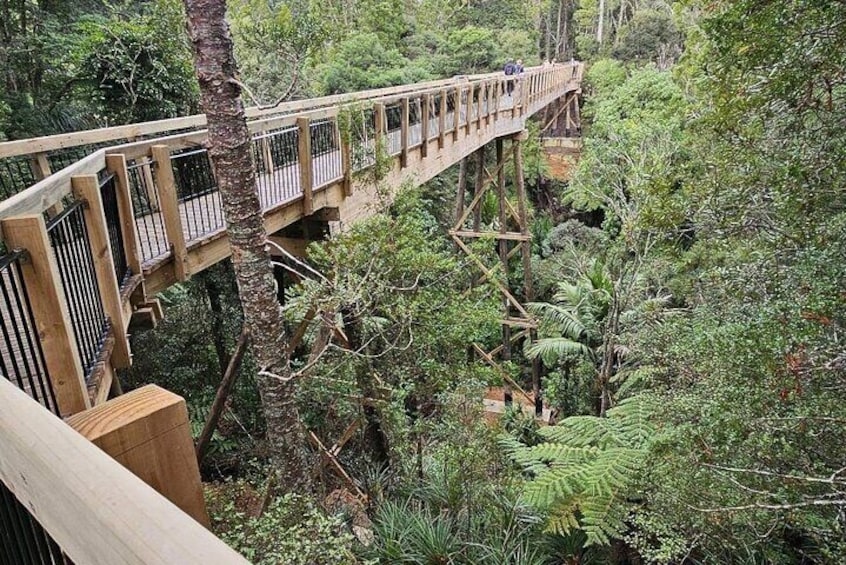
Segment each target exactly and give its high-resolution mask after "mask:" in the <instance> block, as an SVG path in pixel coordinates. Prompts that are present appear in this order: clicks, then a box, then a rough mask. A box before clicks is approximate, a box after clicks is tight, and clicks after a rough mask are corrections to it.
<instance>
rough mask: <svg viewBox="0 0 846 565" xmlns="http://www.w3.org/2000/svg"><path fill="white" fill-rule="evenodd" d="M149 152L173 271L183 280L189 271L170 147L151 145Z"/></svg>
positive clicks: (187, 276) (177, 277)
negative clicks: (154, 172) (154, 167)
mask: <svg viewBox="0 0 846 565" xmlns="http://www.w3.org/2000/svg"><path fill="white" fill-rule="evenodd" d="M150 153H151V154H152V156H153V162H154V163H155V165H156V187H157V188H158V196H159V209H160V210H161V213H162V221H163V222H164V226H165V234H166V235H167V240H168V241H169V242H170V251H171V253H172V254H173V272H174V274H175V275H176V280H178V281H185V280H188V278H189V277H190V276H191V272H190V269H189V268H188V249H187V248H186V246H185V234H184V233H183V231H182V219H181V218H180V216H179V196H178V195H177V193H176V180H174V178H173V165H172V164H171V162H170V148H169V147H168V146H167V145H153V146H152V147H151V148H150Z"/></svg>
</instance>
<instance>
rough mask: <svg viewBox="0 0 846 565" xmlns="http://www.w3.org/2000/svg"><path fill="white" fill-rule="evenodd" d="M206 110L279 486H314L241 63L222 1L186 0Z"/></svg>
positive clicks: (210, 152) (233, 258)
mask: <svg viewBox="0 0 846 565" xmlns="http://www.w3.org/2000/svg"><path fill="white" fill-rule="evenodd" d="M183 1H184V3H185V9H186V12H187V15H188V33H189V35H190V37H191V43H192V44H193V50H194V67H195V69H196V71H197V79H198V81H199V84H200V94H201V96H202V98H201V102H202V108H203V111H204V112H205V113H206V119H207V121H208V130H209V156H210V157H211V162H212V166H213V167H214V171H215V177H216V179H217V186H218V189H219V190H220V196H221V200H222V202H223V213H224V217H225V218H226V231H227V234H228V235H229V243H230V245H231V247H232V265H233V267H234V268H235V277H236V279H237V281H238V295H239V297H240V299H241V305H242V307H243V309H244V328H245V329H246V330H247V332H248V333H249V336H250V345H251V347H252V351H253V355H254V357H255V359H256V362H257V363H258V365H259V368H260V374H259V378H258V386H259V393H260V394H261V401H262V407H263V410H264V416H265V420H266V422H267V439H268V442H269V446H270V453H271V456H272V457H273V460H274V463H275V466H276V471H277V473H278V474H279V477H278V478H279V481H278V484H279V485H283V486H284V488H286V489H290V490H292V491H293V490H300V489H302V488H309V487H310V486H311V473H310V472H309V467H308V454H307V451H306V442H305V435H304V432H303V429H302V426H301V425H300V420H299V415H298V413H297V408H296V405H295V404H294V394H293V393H294V384H293V382H291V381H288V380H286V379H287V378H289V377H290V375H291V369H290V364H289V359H288V355H287V353H286V350H285V335H284V324H283V320H282V312H281V309H280V306H279V303H278V302H277V300H276V290H275V283H274V279H273V268H272V266H271V263H270V254H269V252H268V249H267V246H266V243H265V241H266V239H267V233H266V231H265V228H264V222H263V220H262V213H261V204H260V203H259V197H258V192H257V191H256V179H255V173H254V171H253V166H252V160H251V156H250V134H249V131H248V129H247V122H246V118H245V114H244V105H243V104H242V102H241V88H240V86H239V84H238V83H237V81H236V80H235V77H236V76H237V74H238V73H237V65H236V63H235V56H234V54H233V51H232V38H231V36H230V34H229V26H228V24H227V23H226V21H225V19H224V17H225V14H226V3H225V1H224V0H183Z"/></svg>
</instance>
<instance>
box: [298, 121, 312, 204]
mask: <svg viewBox="0 0 846 565" xmlns="http://www.w3.org/2000/svg"><path fill="white" fill-rule="evenodd" d="M297 130H298V135H297V156H298V160H299V163H300V190H302V192H303V214H305V215H306V216H308V215H309V214H311V213H312V212H313V211H314V193H313V190H314V175H313V173H312V165H311V120H310V119H309V118H307V117H300V118H297Z"/></svg>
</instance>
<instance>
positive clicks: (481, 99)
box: [476, 83, 487, 131]
mask: <svg viewBox="0 0 846 565" xmlns="http://www.w3.org/2000/svg"><path fill="white" fill-rule="evenodd" d="M486 89H487V85H486V84H485V83H482V84H480V85H479V94H478V99H477V102H476V131H479V130H480V129H482V118H483V117H484V114H485V112H484V110H485V90H486Z"/></svg>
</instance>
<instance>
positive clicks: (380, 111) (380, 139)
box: [373, 102, 385, 154]
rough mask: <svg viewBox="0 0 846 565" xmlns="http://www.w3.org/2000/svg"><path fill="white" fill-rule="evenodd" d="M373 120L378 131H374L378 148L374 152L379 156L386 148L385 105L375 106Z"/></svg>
mask: <svg viewBox="0 0 846 565" xmlns="http://www.w3.org/2000/svg"><path fill="white" fill-rule="evenodd" d="M373 118H374V120H376V129H375V130H374V135H375V136H376V147H374V151H375V152H376V153H377V154H378V153H379V151H381V150H383V149H384V148H385V105H384V104H382V103H381V102H377V103H376V104H374V105H373Z"/></svg>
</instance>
